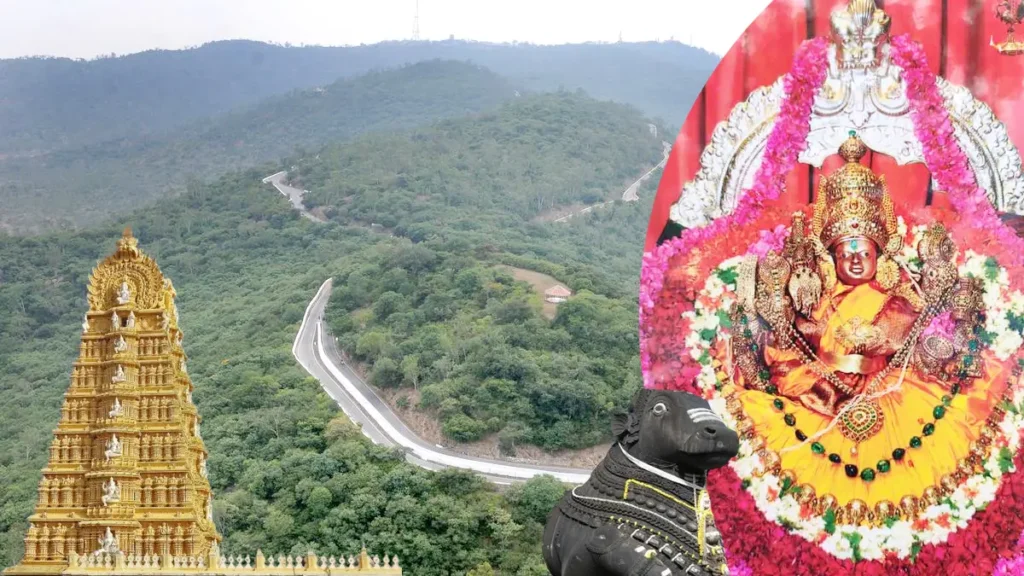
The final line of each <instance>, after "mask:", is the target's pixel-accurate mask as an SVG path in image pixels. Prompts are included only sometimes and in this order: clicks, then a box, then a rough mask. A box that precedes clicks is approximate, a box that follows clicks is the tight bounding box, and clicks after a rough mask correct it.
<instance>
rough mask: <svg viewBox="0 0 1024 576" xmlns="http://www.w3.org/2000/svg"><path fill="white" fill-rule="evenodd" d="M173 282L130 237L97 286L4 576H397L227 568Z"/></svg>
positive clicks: (342, 564) (384, 564) (371, 566)
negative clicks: (34, 497)
mask: <svg viewBox="0 0 1024 576" xmlns="http://www.w3.org/2000/svg"><path fill="white" fill-rule="evenodd" d="M175 296H176V294H175V291H174V286H173V285H172V284H171V281H170V280H169V279H167V278H165V277H164V276H163V274H162V273H161V271H160V268H159V267H158V266H157V264H156V262H154V261H153V260H152V259H151V258H150V257H148V256H146V255H145V254H143V253H142V252H141V251H140V250H139V247H138V241H137V240H136V239H135V238H134V237H133V236H132V233H131V230H130V229H126V230H125V232H124V235H123V236H122V238H121V239H120V240H119V241H118V243H117V251H116V252H114V254H112V255H111V256H110V257H108V258H107V259H106V260H104V261H103V262H101V263H100V264H99V265H98V266H97V267H96V268H95V269H94V270H93V272H92V275H91V277H90V279H89V295H88V301H89V310H88V312H87V313H86V315H85V319H84V321H83V322H82V342H81V351H80V355H79V359H78V361H77V362H76V363H75V364H74V368H73V369H72V372H71V385H70V387H69V389H68V391H67V393H66V394H65V396H64V405H63V407H62V409H61V416H60V422H59V424H58V425H57V429H56V430H55V431H54V438H53V443H52V444H51V445H50V458H49V463H48V464H47V466H46V468H44V469H43V477H42V480H41V481H40V483H39V499H38V502H37V504H36V508H35V513H34V514H32V515H31V516H30V517H29V519H28V520H29V529H28V535H27V536H26V538H25V555H24V558H23V559H22V561H21V563H20V564H18V565H17V566H14V567H12V568H8V569H7V570H5V571H4V572H3V574H4V576H30V575H46V574H64V575H83V576H84V575H86V574H123V575H125V576H130V575H140V576H141V575H143V574H154V573H160V574H182V575H185V574H195V575H197V576H198V575H203V574H225V575H226V574H246V575H252V576H264V575H267V576H271V575H274V576H277V575H282V576H283V575H284V574H290V575H295V574H303V575H310V576H313V575H317V576H319V575H321V574H323V575H325V576H326V575H327V574H330V573H335V572H359V573H362V574H368V575H370V574H374V575H376V574H380V575H385V574H388V575H396V574H401V573H402V569H401V568H400V567H399V565H398V559H397V558H393V559H392V558H389V557H387V556H385V557H384V559H383V560H381V559H379V558H377V557H371V556H370V555H369V554H367V552H366V550H365V549H364V550H362V552H361V553H360V554H359V555H358V556H355V557H353V556H349V557H348V558H347V559H346V558H340V559H335V558H333V557H331V558H326V557H319V556H316V555H313V554H309V555H307V556H304V557H285V556H278V557H276V558H274V557H267V556H264V554H263V553H262V552H261V551H257V553H256V554H255V558H254V559H253V558H250V557H248V556H246V557H244V558H243V557H240V556H236V557H232V558H225V557H223V556H221V554H220V546H219V542H220V541H221V536H220V534H218V533H217V528H216V526H215V525H214V522H213V493H212V491H211V490H210V482H209V480H208V479H207V468H206V459H207V456H208V452H207V450H206V447H205V446H204V444H203V440H202V436H201V435H200V421H201V418H200V417H199V414H198V412H197V410H196V407H195V405H194V404H193V403H192V390H193V385H192V381H191V379H190V377H189V375H188V370H187V366H186V357H185V353H184V350H183V348H182V338H183V336H182V332H181V330H180V328H179V326H178V310H177V306H176V305H175V303H174V299H175Z"/></svg>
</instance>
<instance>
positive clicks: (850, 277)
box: [834, 236, 878, 286]
mask: <svg viewBox="0 0 1024 576" xmlns="http://www.w3.org/2000/svg"><path fill="white" fill-rule="evenodd" d="M834 254H835V260H836V277H837V278H838V279H839V281H840V282H842V283H843V284H846V285H847V286H859V285H861V284H866V283H868V282H870V281H871V280H872V279H874V277H875V272H876V271H877V270H878V246H876V245H875V243H874V242H873V241H871V240H869V239H867V238H865V237H863V236H855V237H853V238H847V239H845V240H840V241H839V242H838V243H836V247H835V252H834Z"/></svg>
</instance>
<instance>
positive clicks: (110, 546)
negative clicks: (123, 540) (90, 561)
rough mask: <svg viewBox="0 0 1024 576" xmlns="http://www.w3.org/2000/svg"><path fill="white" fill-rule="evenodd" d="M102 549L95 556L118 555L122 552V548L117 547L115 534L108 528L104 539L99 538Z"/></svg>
mask: <svg viewBox="0 0 1024 576" xmlns="http://www.w3.org/2000/svg"><path fill="white" fill-rule="evenodd" d="M98 541H99V543H100V548H99V550H97V551H96V552H95V554H97V555H99V554H111V555H113V554H117V553H118V552H120V548H119V547H118V545H117V538H115V537H114V533H113V532H112V531H111V530H110V527H109V526H108V527H107V532H106V534H104V535H103V537H102V538H99V540H98Z"/></svg>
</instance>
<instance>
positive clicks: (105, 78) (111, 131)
mask: <svg viewBox="0 0 1024 576" xmlns="http://www.w3.org/2000/svg"><path fill="white" fill-rule="evenodd" d="M435 58H441V59H449V60H460V61H472V62H474V63H476V64H479V65H482V66H485V67H487V68H490V69H492V70H494V71H495V72H496V73H498V74H500V75H503V76H507V77H509V78H510V79H511V80H512V81H513V82H516V83H520V84H523V85H525V86H527V87H528V88H531V89H535V90H554V89H557V88H559V87H560V86H561V87H564V88H566V89H569V90H575V89H576V88H582V89H584V90H585V91H586V92H587V93H589V94H591V95H593V96H595V97H597V98H602V99H612V100H616V101H620V102H626V103H631V104H634V105H636V106H637V107H639V108H640V109H642V110H643V111H644V112H645V113H647V114H649V115H654V116H661V117H663V118H665V119H666V120H667V121H669V122H670V123H673V124H681V123H682V119H683V115H684V114H685V113H686V110H687V109H688V108H689V106H690V103H691V102H692V100H693V99H694V98H695V97H696V95H697V93H698V92H699V91H700V88H701V86H703V84H704V82H705V80H706V79H707V76H708V75H709V74H710V73H711V71H712V70H713V69H714V66H715V65H716V64H717V60H718V59H717V57H716V56H714V55H712V54H710V53H708V52H705V51H703V50H700V49H696V48H692V47H689V46H685V45H683V44H680V43H677V42H664V43H653V42H652V43H619V44H582V45H565V46H529V45H510V44H486V43H476V42H463V41H448V42H389V43H382V44H375V45H370V46H353V47H334V48H325V47H282V46H274V45H269V44H264V43H260V42H251V41H226V42H215V43H211V44H207V45H204V46H202V47H200V48H196V49H191V50H176V51H169V50H154V51H149V52H143V53H140V54H132V55H128V56H121V57H114V58H103V59H98V60H92V61H73V60H68V59H62V58H22V59H16V60H4V61H0V126H3V130H2V131H0V155H26V154H35V153H40V152H45V151H53V150H57V149H68V148H79V147H81V146H85V145H88V144H96V143H99V142H106V141H110V140H118V139H127V140H129V141H135V140H136V139H138V138H140V137H142V136H147V135H153V134H159V133H163V132H167V131H170V130H173V129H175V128H180V127H182V126H185V125H187V124H189V123H191V122H194V121H196V120H199V119H203V118H211V117H214V116H217V115H220V114H224V113H227V112H230V111H234V110H237V109H239V108H240V107H244V106H248V105H252V104H255V103H256V102H259V101H260V100H263V99H265V98H268V97H271V96H274V95H280V94H284V93H287V92H290V91H292V90H295V89H301V88H314V87H317V86H323V85H326V84H330V83H332V82H334V81H336V80H337V79H339V78H341V77H346V76H354V75H360V74H364V73H366V72H369V71H371V70H374V69H385V68H394V67H397V66H401V65H404V64H407V63H414V62H419V61H422V60H431V59H435Z"/></svg>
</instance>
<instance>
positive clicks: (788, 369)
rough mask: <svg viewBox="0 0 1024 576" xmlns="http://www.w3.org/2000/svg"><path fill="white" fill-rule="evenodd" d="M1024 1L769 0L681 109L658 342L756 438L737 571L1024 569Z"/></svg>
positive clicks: (742, 479)
mask: <svg viewBox="0 0 1024 576" xmlns="http://www.w3.org/2000/svg"><path fill="white" fill-rule="evenodd" d="M1018 4H1020V3H1018V2H1009V1H1004V2H1001V3H999V4H998V6H985V7H983V8H984V9H983V10H982V9H980V8H979V7H980V6H981V3H978V2H968V1H966V0H964V1H958V0H945V1H935V2H929V1H925V0H917V1H913V2H909V1H908V2H892V1H887V2H885V5H884V7H883V6H882V3H881V2H876V1H874V0H851V1H849V2H846V1H844V2H837V1H816V0H815V1H812V0H808V1H807V2H804V1H799V2H794V1H792V0H778V1H776V2H774V3H773V4H771V5H770V6H769V7H768V9H767V10H766V11H765V13H764V14H762V15H761V16H760V17H759V18H758V20H757V21H755V22H754V24H752V25H751V27H750V29H748V31H747V32H746V33H745V35H744V37H743V38H742V39H741V40H740V41H739V42H738V43H737V45H736V46H735V47H734V48H733V50H732V51H731V52H730V53H729V54H728V55H727V56H726V57H725V59H724V60H723V61H722V63H721V65H720V66H719V68H718V69H717V70H716V71H715V73H714V75H713V76H712V77H711V79H710V80H709V83H708V85H707V86H706V87H705V90H704V91H703V92H702V94H701V95H700V97H699V98H698V100H697V102H696V103H695V105H694V108H693V110H692V111H691V113H690V116H689V117H688V119H687V121H686V124H685V125H684V126H683V129H682V131H681V133H680V136H679V139H678V140H677V142H676V146H675V148H674V149H673V151H672V155H671V157H670V158H669V163H668V165H667V167H666V170H665V175H664V177H663V180H662V182H661V185H660V186H659V190H658V196H657V199H656V201H655V208H654V212H653V214H652V217H651V222H650V228H649V230H648V237H647V247H646V254H645V258H644V264H643V269H642V272H641V288H640V305H641V311H640V324H641V326H640V330H641V355H642V363H643V371H644V383H645V387H647V388H652V389H670V390H684V391H688V392H691V393H694V394H698V395H700V396H702V397H703V398H705V399H707V400H708V402H709V403H710V405H711V406H712V408H713V410H714V411H715V412H716V413H717V414H718V416H720V417H721V418H722V419H723V420H725V421H726V422H727V423H728V424H729V425H730V426H732V427H733V428H734V429H735V430H736V431H737V432H739V434H740V438H741V445H740V451H739V455H738V456H737V457H736V458H735V459H733V460H732V461H731V462H730V463H729V464H728V465H726V466H724V467H722V468H720V469H717V470H713V471H711V472H709V473H708V475H707V481H706V491H707V494H708V495H709V497H710V502H711V507H712V511H713V518H714V519H713V521H712V520H709V522H713V523H714V525H715V526H713V527H705V528H706V529H707V530H710V529H712V528H717V530H718V531H719V532H721V534H722V538H723V544H724V549H725V550H724V552H725V556H726V561H727V564H728V569H729V572H730V573H732V574H757V575H762V574H779V575H782V574H828V575H829V576H832V575H844V574H851V575H852V574H857V575H862V574H922V575H924V574H928V575H934V574H958V575H971V574H977V575H986V576H987V575H991V574H1020V573H1024V547H1022V546H1020V545H1019V544H1018V541H1021V540H1022V536H1024V535H1022V531H1024V518H1022V516H1021V514H1020V513H1019V510H1021V509H1022V508H1024V472H1022V471H1021V470H1020V468H1021V464H1022V462H1021V453H1020V444H1021V431H1022V430H1024V417H1022V414H1021V408H1022V404H1024V388H1022V386H1021V381H1020V377H1021V370H1022V366H1024V349H1022V345H1024V336H1022V335H1024V238H1022V236H1021V235H1019V234H1018V232H1017V230H1018V229H1021V230H1024V227H1022V226H1019V222H1020V217H1019V216H1017V215H1018V214H1024V176H1022V170H1021V156H1020V153H1019V152H1018V148H1017V146H1016V144H1015V143H1024V122H1022V121H1017V120H1016V118H1017V114H1016V112H1017V110H1018V108H1019V107H1020V106H1021V104H1020V100H1019V98H1018V96H1017V94H1018V93H1019V91H1020V89H1021V87H1022V81H1024V43H1017V42H1016V41H1015V40H1014V38H1013V27H1014V26H1015V25H1016V24H1017V23H1019V22H1020V21H1024V8H1021V7H1018ZM701 545H702V546H706V543H701Z"/></svg>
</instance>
